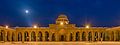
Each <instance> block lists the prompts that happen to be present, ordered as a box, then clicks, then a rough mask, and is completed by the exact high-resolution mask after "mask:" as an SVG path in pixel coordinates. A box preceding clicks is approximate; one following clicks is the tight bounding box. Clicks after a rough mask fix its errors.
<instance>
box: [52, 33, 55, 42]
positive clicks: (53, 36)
mask: <svg viewBox="0 0 120 45" xmlns="http://www.w3.org/2000/svg"><path fill="white" fill-rule="evenodd" d="M52 41H55V33H53V34H52Z"/></svg>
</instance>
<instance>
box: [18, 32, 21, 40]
mask: <svg viewBox="0 0 120 45" xmlns="http://www.w3.org/2000/svg"><path fill="white" fill-rule="evenodd" d="M18 41H22V33H21V32H19V33H18Z"/></svg>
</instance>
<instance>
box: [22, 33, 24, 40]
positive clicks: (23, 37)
mask: <svg viewBox="0 0 120 45" xmlns="http://www.w3.org/2000/svg"><path fill="white" fill-rule="evenodd" d="M22 42H24V32H22Z"/></svg>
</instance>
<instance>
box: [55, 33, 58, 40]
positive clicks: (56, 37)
mask: <svg viewBox="0 0 120 45" xmlns="http://www.w3.org/2000/svg"><path fill="white" fill-rule="evenodd" d="M55 40H56V41H59V34H57V33H56V34H55Z"/></svg>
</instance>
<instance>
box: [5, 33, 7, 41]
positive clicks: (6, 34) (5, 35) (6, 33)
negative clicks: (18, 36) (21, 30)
mask: <svg viewBox="0 0 120 45" xmlns="http://www.w3.org/2000/svg"><path fill="white" fill-rule="evenodd" d="M6 41H7V32H5V42H6Z"/></svg>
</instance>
